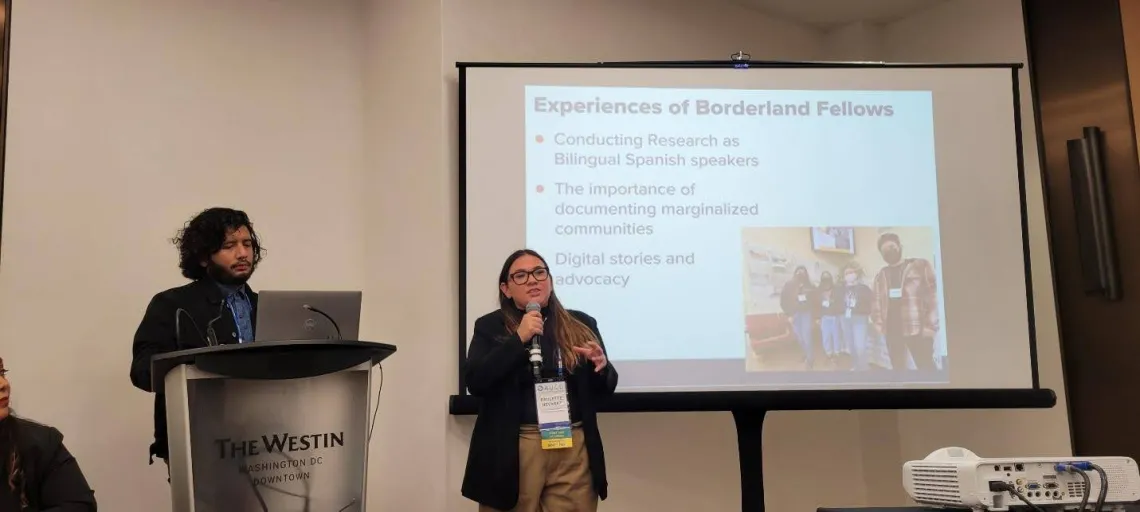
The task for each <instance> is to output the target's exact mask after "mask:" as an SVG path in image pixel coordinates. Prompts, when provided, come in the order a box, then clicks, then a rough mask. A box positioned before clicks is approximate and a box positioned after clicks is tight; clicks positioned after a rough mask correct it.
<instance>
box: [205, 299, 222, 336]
mask: <svg viewBox="0 0 1140 512" xmlns="http://www.w3.org/2000/svg"><path fill="white" fill-rule="evenodd" d="M225 309H226V301H225V300H222V303H221V304H219V305H218V316H215V317H214V318H213V319H212V320H210V321H209V322H207V323H206V344H207V345H209V346H211V347H216V346H218V333H216V332H214V322H217V321H218V320H221V319H222V315H224V314H225Z"/></svg>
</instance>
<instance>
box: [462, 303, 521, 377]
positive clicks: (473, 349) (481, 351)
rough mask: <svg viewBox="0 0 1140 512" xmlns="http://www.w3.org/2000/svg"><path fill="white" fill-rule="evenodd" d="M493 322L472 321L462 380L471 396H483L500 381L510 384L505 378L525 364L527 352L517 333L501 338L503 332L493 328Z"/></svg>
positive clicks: (485, 320) (484, 320)
mask: <svg viewBox="0 0 1140 512" xmlns="http://www.w3.org/2000/svg"><path fill="white" fill-rule="evenodd" d="M495 320H496V318H495V317H493V316H492V317H484V318H480V319H479V320H478V321H477V322H475V332H474V334H473V335H472V336H471V346H470V347H469V348H468V349H467V363H466V364H465V365H464V366H463V381H464V382H465V383H466V384H467V390H468V391H470V392H471V394H472V395H474V396H485V395H487V394H489V393H490V392H491V390H493V389H494V388H495V387H496V386H499V385H501V384H502V383H503V382H510V380H509V379H507V377H508V376H510V375H511V374H512V373H513V372H515V371H516V370H517V369H518V366H519V365H521V364H524V363H526V361H527V350H526V347H525V346H523V342H522V340H520V339H519V336H518V334H516V333H510V335H509V336H502V335H501V334H502V332H501V331H503V329H496V328H495V326H494V325H492V324H496V321H495ZM497 335H498V336H497Z"/></svg>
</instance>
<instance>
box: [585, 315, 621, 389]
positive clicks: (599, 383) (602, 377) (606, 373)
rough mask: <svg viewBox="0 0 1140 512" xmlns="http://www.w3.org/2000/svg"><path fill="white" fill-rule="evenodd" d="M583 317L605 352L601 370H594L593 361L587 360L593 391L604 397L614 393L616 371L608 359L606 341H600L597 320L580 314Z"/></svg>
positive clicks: (616, 381) (616, 383)
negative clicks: (604, 363) (604, 360)
mask: <svg viewBox="0 0 1140 512" xmlns="http://www.w3.org/2000/svg"><path fill="white" fill-rule="evenodd" d="M582 316H584V317H585V318H584V319H583V320H585V322H586V326H587V327H589V328H590V330H591V331H594V336H597V338H598V345H600V346H601V347H602V352H605V353H606V367H605V368H602V371H600V372H596V371H594V363H590V362H589V361H587V363H588V364H589V367H590V379H591V381H592V384H593V389H594V392H596V393H598V396H599V397H602V398H605V397H608V396H611V395H613V394H614V390H615V389H617V385H618V372H617V370H616V369H614V362H613V361H610V353H609V351H608V350H606V342H604V341H602V333H601V331H599V330H598V321H597V320H595V319H594V317H592V316H589V315H582Z"/></svg>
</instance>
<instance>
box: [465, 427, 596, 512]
mask: <svg viewBox="0 0 1140 512" xmlns="http://www.w3.org/2000/svg"><path fill="white" fill-rule="evenodd" d="M571 433H572V436H573V439H574V446H573V447H572V448H563V449H560V450H543V449H542V436H541V434H539V432H538V427H537V426H535V425H524V426H523V427H522V429H520V431H519V502H518V504H516V505H515V508H513V509H511V510H510V511H500V510H498V509H494V508H491V507H488V506H486V505H480V506H479V512H596V511H597V510H598V495H597V493H595V492H594V482H593V480H592V479H591V478H590V460H589V457H588V456H587V455H586V436H585V434H583V433H582V428H581V427H580V426H577V425H575V426H574V428H573V430H572V431H571Z"/></svg>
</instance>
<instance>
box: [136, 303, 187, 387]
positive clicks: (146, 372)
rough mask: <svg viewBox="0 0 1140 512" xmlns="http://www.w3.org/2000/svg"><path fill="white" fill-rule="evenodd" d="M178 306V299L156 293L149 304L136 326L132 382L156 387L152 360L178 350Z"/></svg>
mask: <svg viewBox="0 0 1140 512" xmlns="http://www.w3.org/2000/svg"><path fill="white" fill-rule="evenodd" d="M177 310H178V308H177V307H175V305H174V303H173V302H171V301H170V299H167V298H165V297H163V296H162V295H161V294H160V295H156V296H155V297H154V298H153V299H151V300H150V304H149V305H147V307H146V313H145V314H144V315H143V319H142V322H141V323H139V328H138V329H137V330H135V340H134V344H133V346H132V348H131V351H132V352H133V353H134V358H133V359H132V360H131V383H132V384H134V385H135V387H136V388H139V389H141V390H143V391H151V392H152V391H154V386H153V383H152V382H151V375H150V360H151V358H152V357H154V356H155V355H158V354H164V353H167V352H173V351H175V350H178V345H177V338H176V336H175V332H174V314H175V312H176V311H177Z"/></svg>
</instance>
